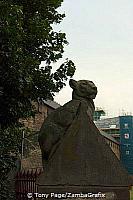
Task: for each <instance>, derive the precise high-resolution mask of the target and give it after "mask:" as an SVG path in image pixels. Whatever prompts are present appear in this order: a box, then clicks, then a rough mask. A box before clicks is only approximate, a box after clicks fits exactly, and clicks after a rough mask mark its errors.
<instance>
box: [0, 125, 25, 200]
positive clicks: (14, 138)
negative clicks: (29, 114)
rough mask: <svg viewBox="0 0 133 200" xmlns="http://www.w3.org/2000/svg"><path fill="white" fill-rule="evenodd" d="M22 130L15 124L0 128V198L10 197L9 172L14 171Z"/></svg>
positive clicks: (10, 183)
mask: <svg viewBox="0 0 133 200" xmlns="http://www.w3.org/2000/svg"><path fill="white" fill-rule="evenodd" d="M22 131H23V129H20V128H19V127H16V126H11V127H8V128H6V129H0V199H1V200H6V199H12V198H13V194H12V192H11V185H12V184H13V183H12V180H11V182H10V173H11V174H12V173H13V171H14V169H15V171H16V165H15V163H16V161H17V160H19V159H20V158H19V156H18V155H19V152H20V148H21V140H22Z"/></svg>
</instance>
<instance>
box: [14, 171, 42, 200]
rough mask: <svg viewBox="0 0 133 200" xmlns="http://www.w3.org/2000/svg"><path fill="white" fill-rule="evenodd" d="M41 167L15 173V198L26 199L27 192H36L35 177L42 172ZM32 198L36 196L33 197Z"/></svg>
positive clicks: (18, 199)
mask: <svg viewBox="0 0 133 200" xmlns="http://www.w3.org/2000/svg"><path fill="white" fill-rule="evenodd" d="M42 171H43V170H42V169H36V170H33V169H32V170H28V171H21V172H19V173H17V175H16V180H15V188H16V200H28V199H29V198H28V196H27V194H28V193H32V194H34V193H37V192H38V188H37V185H36V179H37V177H38V176H39V175H40V174H41V173H42ZM34 200H36V198H35V197H34Z"/></svg>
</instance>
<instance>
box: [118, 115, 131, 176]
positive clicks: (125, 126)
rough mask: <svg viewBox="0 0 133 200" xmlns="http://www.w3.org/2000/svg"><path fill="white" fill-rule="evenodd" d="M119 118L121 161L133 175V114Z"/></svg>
mask: <svg viewBox="0 0 133 200" xmlns="http://www.w3.org/2000/svg"><path fill="white" fill-rule="evenodd" d="M119 120H120V121H119V123H120V151H121V161H122V164H123V165H124V167H125V168H126V169H127V171H128V173H129V174H132V175H133V116H120V117H119Z"/></svg>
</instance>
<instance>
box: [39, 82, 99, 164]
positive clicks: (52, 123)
mask: <svg viewBox="0 0 133 200" xmlns="http://www.w3.org/2000/svg"><path fill="white" fill-rule="evenodd" d="M69 85H70V87H71V88H72V89H73V93H72V100H71V101H69V102H68V103H66V104H64V105H63V106H61V107H59V108H58V109H56V110H55V111H54V112H52V113H51V114H50V115H49V116H48V117H47V118H46V120H45V121H44V123H43V125H42V127H41V129H40V132H39V144H40V147H41V151H42V160H43V166H45V164H47V162H48V160H49V159H50V158H51V157H52V155H53V154H54V153H55V151H56V149H57V148H58V146H59V144H60V142H61V138H62V137H63V135H64V134H65V133H66V131H67V129H68V128H69V126H70V125H71V124H72V122H73V120H74V118H75V117H76V115H77V113H78V109H79V106H80V103H81V102H82V104H84V106H85V109H86V111H87V114H88V116H89V117H90V118H91V119H93V113H94V110H95V106H94V102H93V99H94V98H95V97H96V95H97V87H96V86H95V84H94V83H93V82H92V81H88V80H80V81H75V80H73V79H71V80H70V82H69Z"/></svg>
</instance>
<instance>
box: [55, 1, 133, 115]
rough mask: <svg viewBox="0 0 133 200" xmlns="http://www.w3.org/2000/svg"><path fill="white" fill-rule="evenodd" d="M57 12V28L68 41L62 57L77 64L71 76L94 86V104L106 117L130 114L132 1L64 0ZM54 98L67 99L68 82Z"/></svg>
mask: <svg viewBox="0 0 133 200" xmlns="http://www.w3.org/2000/svg"><path fill="white" fill-rule="evenodd" d="M76 2H78V3H76ZM59 11H60V12H65V14H66V17H65V18H64V20H63V21H62V23H61V24H60V26H59V27H58V28H59V30H61V31H62V32H65V33H66V35H67V40H68V42H69V45H68V46H67V47H66V48H65V53H64V58H66V57H68V58H69V59H72V60H73V61H74V63H75V65H76V67H77V69H76V73H75V75H74V77H73V78H74V79H76V80H81V79H87V80H92V81H93V82H94V83H95V84H96V85H97V87H98V95H97V97H96V99H95V105H96V107H103V108H104V109H105V111H106V112H107V113H108V116H117V115H119V114H121V113H122V112H123V111H122V110H124V111H125V112H128V113H131V112H132V114H133V1H131V0H100V1H99V0H93V1H92V0H78V1H75V0H64V2H63V4H62V6H61V8H60V9H59ZM55 100H56V101H57V102H59V103H61V104H64V103H66V102H67V101H69V100H71V89H70V88H69V86H68V84H67V86H66V87H65V88H63V89H62V90H61V91H60V93H59V94H57V95H56V97H55Z"/></svg>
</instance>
